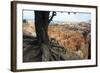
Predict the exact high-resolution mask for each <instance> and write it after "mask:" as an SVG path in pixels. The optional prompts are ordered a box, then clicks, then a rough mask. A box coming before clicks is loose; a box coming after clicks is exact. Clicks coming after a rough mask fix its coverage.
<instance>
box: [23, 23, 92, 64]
mask: <svg viewBox="0 0 100 73" xmlns="http://www.w3.org/2000/svg"><path fill="white" fill-rule="evenodd" d="M90 31H91V30H90V25H88V24H85V23H84V24H83V23H82V24H81V23H80V24H79V25H78V24H77V25H69V24H65V25H50V26H49V28H48V35H49V39H50V42H51V45H52V46H51V48H52V50H51V55H52V59H51V61H53V60H55V61H58V60H76V59H88V56H89V54H88V53H90V52H89V50H90V48H91V47H89V46H90V45H91V41H90V40H91V35H90V33H91V32H90ZM44 46H45V45H44ZM45 47H47V46H45ZM38 61H42V52H41V48H40V45H39V44H38V41H37V39H36V33H35V27H34V26H33V24H32V23H31V22H27V23H24V24H23V62H38Z"/></svg>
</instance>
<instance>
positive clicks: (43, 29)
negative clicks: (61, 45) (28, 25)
mask: <svg viewBox="0 0 100 73" xmlns="http://www.w3.org/2000/svg"><path fill="white" fill-rule="evenodd" d="M49 13H50V12H49V11H35V28H36V34H37V39H38V41H39V44H40V46H41V51H42V60H43V61H49V60H50V50H49V49H50V45H49V37H48V25H49Z"/></svg>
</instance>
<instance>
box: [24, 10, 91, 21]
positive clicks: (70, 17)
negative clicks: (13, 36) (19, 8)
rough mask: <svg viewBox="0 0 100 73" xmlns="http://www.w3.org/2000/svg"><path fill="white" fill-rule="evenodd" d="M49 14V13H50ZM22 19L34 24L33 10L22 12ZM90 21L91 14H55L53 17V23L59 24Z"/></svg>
mask: <svg viewBox="0 0 100 73" xmlns="http://www.w3.org/2000/svg"><path fill="white" fill-rule="evenodd" d="M50 14H51V13H50ZM23 19H28V20H33V22H34V11H33V10H24V11H23ZM89 20H91V13H83V12H80V13H76V14H74V13H70V14H68V12H57V15H56V16H54V18H53V21H52V22H55V21H59V22H67V21H71V22H83V21H89Z"/></svg>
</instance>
